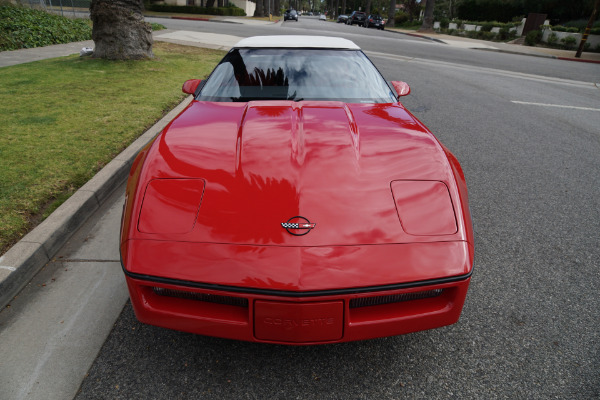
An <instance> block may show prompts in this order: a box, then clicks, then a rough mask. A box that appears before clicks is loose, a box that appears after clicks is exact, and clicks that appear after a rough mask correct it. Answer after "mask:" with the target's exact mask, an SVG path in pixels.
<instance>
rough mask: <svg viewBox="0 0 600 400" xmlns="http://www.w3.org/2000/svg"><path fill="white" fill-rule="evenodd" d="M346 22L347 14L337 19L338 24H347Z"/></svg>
mask: <svg viewBox="0 0 600 400" xmlns="http://www.w3.org/2000/svg"><path fill="white" fill-rule="evenodd" d="M346 21H348V16H347V15H345V14H342V15H338V18H337V22H338V24H339V23H340V22H343V23H346Z"/></svg>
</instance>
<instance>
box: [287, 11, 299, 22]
mask: <svg viewBox="0 0 600 400" xmlns="http://www.w3.org/2000/svg"><path fill="white" fill-rule="evenodd" d="M288 19H293V20H295V21H296V22H298V12H297V11H296V10H285V13H284V14H283V20H284V21H287V20H288Z"/></svg>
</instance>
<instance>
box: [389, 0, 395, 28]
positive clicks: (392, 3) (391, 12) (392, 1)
mask: <svg viewBox="0 0 600 400" xmlns="http://www.w3.org/2000/svg"><path fill="white" fill-rule="evenodd" d="M395 16H396V0H390V9H389V10H388V22H387V26H391V27H393V26H394V25H395V22H396V21H394V17H395Z"/></svg>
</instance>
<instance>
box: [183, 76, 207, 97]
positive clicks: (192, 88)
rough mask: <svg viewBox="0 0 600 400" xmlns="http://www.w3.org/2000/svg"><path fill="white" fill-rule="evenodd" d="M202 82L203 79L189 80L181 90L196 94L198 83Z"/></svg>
mask: <svg viewBox="0 0 600 400" xmlns="http://www.w3.org/2000/svg"><path fill="white" fill-rule="evenodd" d="M200 82H202V79H190V80H187V81H185V83H184V84H183V86H182V87H181V91H182V92H183V93H187V94H194V93H196V89H198V85H200Z"/></svg>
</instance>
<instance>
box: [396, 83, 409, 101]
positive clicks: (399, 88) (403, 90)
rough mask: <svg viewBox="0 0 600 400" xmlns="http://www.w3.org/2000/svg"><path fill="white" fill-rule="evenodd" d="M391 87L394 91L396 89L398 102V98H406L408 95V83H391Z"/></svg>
mask: <svg viewBox="0 0 600 400" xmlns="http://www.w3.org/2000/svg"><path fill="white" fill-rule="evenodd" d="M392 86H394V89H396V93H397V94H398V101H400V97H402V96H408V95H409V94H410V86H408V83H406V82H402V81H392Z"/></svg>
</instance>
